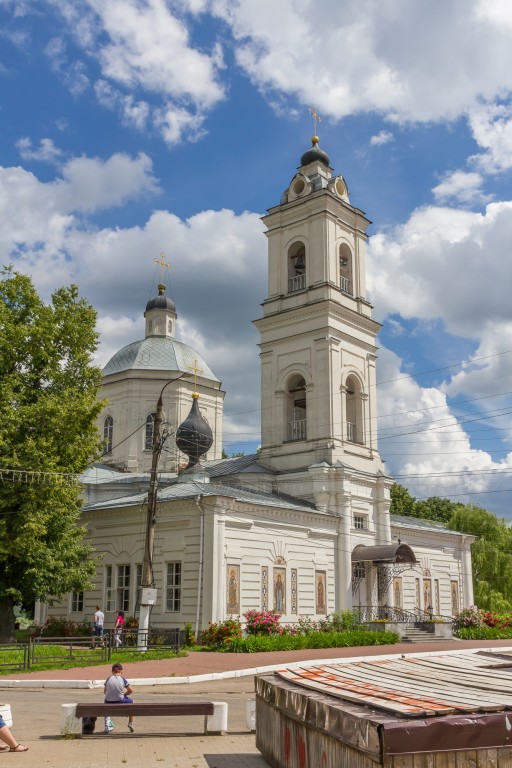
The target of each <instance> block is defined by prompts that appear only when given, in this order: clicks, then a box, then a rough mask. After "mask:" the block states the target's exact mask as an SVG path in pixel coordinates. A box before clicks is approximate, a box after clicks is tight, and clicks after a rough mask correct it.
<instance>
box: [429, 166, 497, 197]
mask: <svg viewBox="0 0 512 768" xmlns="http://www.w3.org/2000/svg"><path fill="white" fill-rule="evenodd" d="M483 181H484V180H483V177H482V176H481V175H480V174H479V173H475V172H471V173H470V172H466V171H453V172H450V173H447V174H446V175H445V177H444V178H443V180H442V181H441V182H440V183H439V184H438V185H437V186H435V187H434V188H433V190H432V192H433V193H434V197H435V199H436V201H437V202H439V203H446V202H448V201H456V202H457V201H458V202H461V203H466V204H468V205H471V204H473V203H479V202H482V201H488V199H489V198H488V197H486V196H485V195H484V194H483V193H482V184H483Z"/></svg>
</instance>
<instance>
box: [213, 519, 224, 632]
mask: <svg viewBox="0 0 512 768" xmlns="http://www.w3.org/2000/svg"><path fill="white" fill-rule="evenodd" d="M216 517H217V536H216V539H217V547H216V549H217V552H216V557H215V567H216V572H217V578H216V582H217V595H216V603H217V605H216V610H215V614H216V616H217V621H224V619H225V618H226V606H225V598H226V558H225V541H226V511H225V510H224V509H220V508H219V509H217V510H216Z"/></svg>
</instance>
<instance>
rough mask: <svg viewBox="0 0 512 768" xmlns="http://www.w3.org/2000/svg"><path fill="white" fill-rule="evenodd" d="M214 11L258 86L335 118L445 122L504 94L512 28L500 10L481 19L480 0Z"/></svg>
mask: <svg viewBox="0 0 512 768" xmlns="http://www.w3.org/2000/svg"><path fill="white" fill-rule="evenodd" d="M484 5H485V4H484ZM213 8H214V12H216V13H217V14H218V15H219V16H221V17H222V18H223V19H224V20H225V21H226V22H227V23H228V24H229V25H230V26H231V29H232V33H233V35H234V37H235V40H236V55H237V60H238V63H239V64H240V66H242V67H243V68H244V69H245V71H246V72H247V74H248V75H249V77H250V78H251V79H252V81H253V82H254V83H255V84H256V85H257V86H258V87H259V88H261V89H262V90H264V91H267V90H277V91H283V92H286V93H288V94H293V95H294V96H295V97H298V98H299V99H300V100H301V101H302V102H303V103H305V104H308V103H315V104H317V105H318V107H319V109H320V111H321V112H323V113H324V114H325V115H328V116H330V117H332V118H334V119H340V118H341V117H343V116H345V115H349V114H355V113H358V112H372V111H377V112H379V113H381V114H384V115H387V116H388V117H390V118H392V119H397V120H413V121H415V120H420V121H429V120H444V119H449V120H452V119H454V118H455V117H457V116H459V115H461V114H465V113H466V112H467V111H468V110H469V109H470V108H471V107H472V106H473V105H475V104H476V103H477V101H478V100H479V99H481V98H483V99H487V100H489V99H493V98H495V97H496V96H497V95H502V94H503V93H506V92H509V91H510V90H511V89H512V70H511V69H510V67H508V66H507V65H506V62H508V60H509V52H510V46H511V32H512V30H511V29H510V25H505V24H503V21H502V18H503V15H504V14H505V12H502V13H498V12H497V11H496V12H495V13H488V14H482V2H480V0H454V1H453V2H451V3H444V4H436V3H432V2H429V0H417V1H416V2H414V3H410V2H405V1H404V0H398V1H397V2H393V3H376V2H374V0H357V1H356V0H347V2H344V3H340V2H339V0H323V2H318V0H315V1H313V0H280V2H279V3H278V4H277V3H275V2H274V0H258V2H256V0H239V1H238V2H234V1H233V0H215V2H213ZM269 19H272V23H269ZM320 52H321V54H320ZM434 52H435V53H434Z"/></svg>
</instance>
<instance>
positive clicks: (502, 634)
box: [455, 627, 512, 640]
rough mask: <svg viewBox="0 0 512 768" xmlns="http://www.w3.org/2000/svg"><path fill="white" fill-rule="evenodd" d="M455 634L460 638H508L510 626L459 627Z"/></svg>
mask: <svg viewBox="0 0 512 768" xmlns="http://www.w3.org/2000/svg"><path fill="white" fill-rule="evenodd" d="M455 636H456V637H458V638H460V639H461V640H508V639H509V638H512V627H461V629H458V630H457V631H456V632H455Z"/></svg>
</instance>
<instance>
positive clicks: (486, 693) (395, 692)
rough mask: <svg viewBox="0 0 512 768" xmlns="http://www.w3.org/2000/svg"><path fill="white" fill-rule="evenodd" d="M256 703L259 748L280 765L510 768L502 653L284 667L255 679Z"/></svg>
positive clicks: (510, 727) (508, 696) (511, 695)
mask: <svg viewBox="0 0 512 768" xmlns="http://www.w3.org/2000/svg"><path fill="white" fill-rule="evenodd" d="M256 697H257V698H256V702H257V705H256V743H257V746H258V748H259V749H260V751H261V752H262V754H263V755H264V757H265V758H266V759H267V760H268V761H269V762H270V764H271V765H272V766H275V767H276V768H317V766H325V768H331V766H332V768H370V766H372V765H373V766H375V765H376V764H377V765H382V766H385V768H424V767H425V768H426V767H427V766H428V768H462V766H464V768H512V711H511V710H512V664H511V659H507V658H503V656H502V655H501V654H497V655H493V654H491V653H490V652H488V653H486V654H485V655H483V654H477V653H461V654H456V655H450V654H446V655H442V654H441V655H438V656H423V657H412V656H407V657H405V658H402V659H390V660H371V659H370V660H369V661H361V662H347V663H346V664H339V665H322V666H321V667H320V666H318V667H304V668H301V669H300V670H291V669H290V670H281V671H280V672H279V673H275V674H266V675H260V676H258V677H257V678H256ZM422 712H423V715H422V714H421V713H422Z"/></svg>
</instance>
